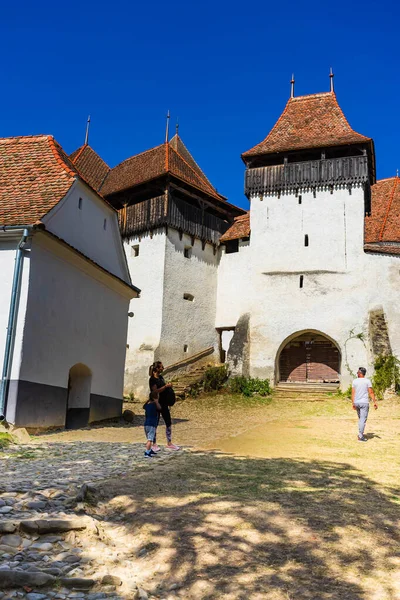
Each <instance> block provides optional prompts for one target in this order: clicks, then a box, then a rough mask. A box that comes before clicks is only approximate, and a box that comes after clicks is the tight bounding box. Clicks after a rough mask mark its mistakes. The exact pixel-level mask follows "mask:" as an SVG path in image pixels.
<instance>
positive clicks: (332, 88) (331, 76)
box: [329, 67, 335, 92]
mask: <svg viewBox="0 0 400 600" xmlns="http://www.w3.org/2000/svg"><path fill="white" fill-rule="evenodd" d="M334 77H335V76H334V74H333V71H332V67H331V70H330V72H329V79H330V82H331V92H334V91H335V87H334V85H333V78H334Z"/></svg>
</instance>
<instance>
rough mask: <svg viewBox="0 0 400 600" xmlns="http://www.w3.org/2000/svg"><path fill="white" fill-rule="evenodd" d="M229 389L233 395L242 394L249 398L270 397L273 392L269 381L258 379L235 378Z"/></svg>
mask: <svg viewBox="0 0 400 600" xmlns="http://www.w3.org/2000/svg"><path fill="white" fill-rule="evenodd" d="M229 388H230V391H231V392H232V393H233V394H242V396H246V397H247V398H249V397H250V396H253V395H258V396H269V395H270V394H271V392H272V390H271V386H270V384H269V379H259V378H258V377H256V378H253V377H243V376H240V377H233V378H232V379H231V380H230V382H229Z"/></svg>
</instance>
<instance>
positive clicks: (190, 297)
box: [183, 293, 194, 302]
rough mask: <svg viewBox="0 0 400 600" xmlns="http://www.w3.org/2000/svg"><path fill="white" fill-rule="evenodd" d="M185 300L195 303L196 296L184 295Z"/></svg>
mask: <svg viewBox="0 0 400 600" xmlns="http://www.w3.org/2000/svg"><path fill="white" fill-rule="evenodd" d="M183 299H184V300H189V302H193V300H194V296H193V295H192V294H187V293H185V294H183Z"/></svg>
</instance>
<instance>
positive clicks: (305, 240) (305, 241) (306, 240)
mask: <svg viewBox="0 0 400 600" xmlns="http://www.w3.org/2000/svg"><path fill="white" fill-rule="evenodd" d="M304 245H305V246H308V235H307V233H306V235H305V236H304Z"/></svg>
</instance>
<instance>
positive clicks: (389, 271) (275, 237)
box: [217, 188, 400, 387]
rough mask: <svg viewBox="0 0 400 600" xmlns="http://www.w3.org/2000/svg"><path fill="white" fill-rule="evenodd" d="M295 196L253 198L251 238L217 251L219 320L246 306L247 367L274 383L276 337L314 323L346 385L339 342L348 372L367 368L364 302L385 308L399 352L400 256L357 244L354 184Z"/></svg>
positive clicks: (360, 230) (359, 207)
mask: <svg viewBox="0 0 400 600" xmlns="http://www.w3.org/2000/svg"><path fill="white" fill-rule="evenodd" d="M301 195H302V202H301V204H299V202H298V197H297V196H295V195H286V196H285V195H282V196H281V197H280V198H278V197H277V196H265V197H264V198H263V199H262V200H260V198H258V197H254V198H252V200H251V212H250V219H251V241H250V247H249V248H248V249H243V250H240V251H239V253H234V254H228V255H224V254H222V257H221V264H220V269H219V280H218V306H217V325H218V326H219V327H224V326H226V327H229V326H231V325H232V323H233V322H234V321H235V319H236V322H237V320H238V319H239V317H240V316H241V315H243V314H244V313H249V314H250V373H251V375H253V376H258V377H268V378H270V379H271V381H272V382H274V380H275V376H276V375H277V374H278V373H277V369H276V360H277V354H278V352H279V351H280V349H281V346H282V345H283V342H284V341H285V340H286V339H287V338H288V337H290V336H292V335H293V334H294V333H296V332H302V331H305V330H307V331H320V332H322V333H324V334H325V335H327V336H328V337H330V338H332V339H333V340H334V341H335V342H336V343H337V344H338V346H339V348H340V350H341V353H342V370H341V372H342V378H341V380H342V381H341V383H342V387H347V385H348V384H349V382H350V381H351V375H350V374H349V373H348V370H347V368H346V366H345V354H346V351H347V360H348V363H349V365H350V368H351V369H352V370H353V371H355V370H356V369H357V367H358V366H359V365H361V364H364V365H366V366H367V367H368V368H369V372H370V373H371V371H372V355H371V351H370V341H369V339H368V318H369V311H371V310H373V309H375V308H377V307H383V309H384V311H385V314H386V318H387V321H388V325H389V333H390V341H391V344H392V349H393V351H394V352H395V353H396V354H397V355H399V350H400V331H399V329H400V327H399V325H400V319H399V316H398V314H397V313H398V310H397V306H398V297H399V294H400V273H399V269H400V259H399V258H396V257H393V258H391V257H387V256H372V255H367V254H365V253H364V251H363V243H364V239H363V235H364V197H363V191H362V189H360V188H353V190H352V193H351V194H349V192H348V190H347V189H344V190H335V191H334V193H333V194H330V192H317V194H316V198H314V197H313V194H312V193H302V194H301ZM306 233H307V234H308V236H309V246H308V247H305V246H304V235H305V234H306ZM244 250H246V251H247V252H244ZM300 275H303V278H304V279H303V288H302V289H301V288H300V285H299V284H300ZM351 330H354V332H355V333H361V332H362V333H363V334H364V336H365V345H364V344H363V342H362V341H361V340H359V339H353V340H350V341H347V343H346V340H347V339H348V338H349V336H350V331H351ZM345 348H346V350H345Z"/></svg>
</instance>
